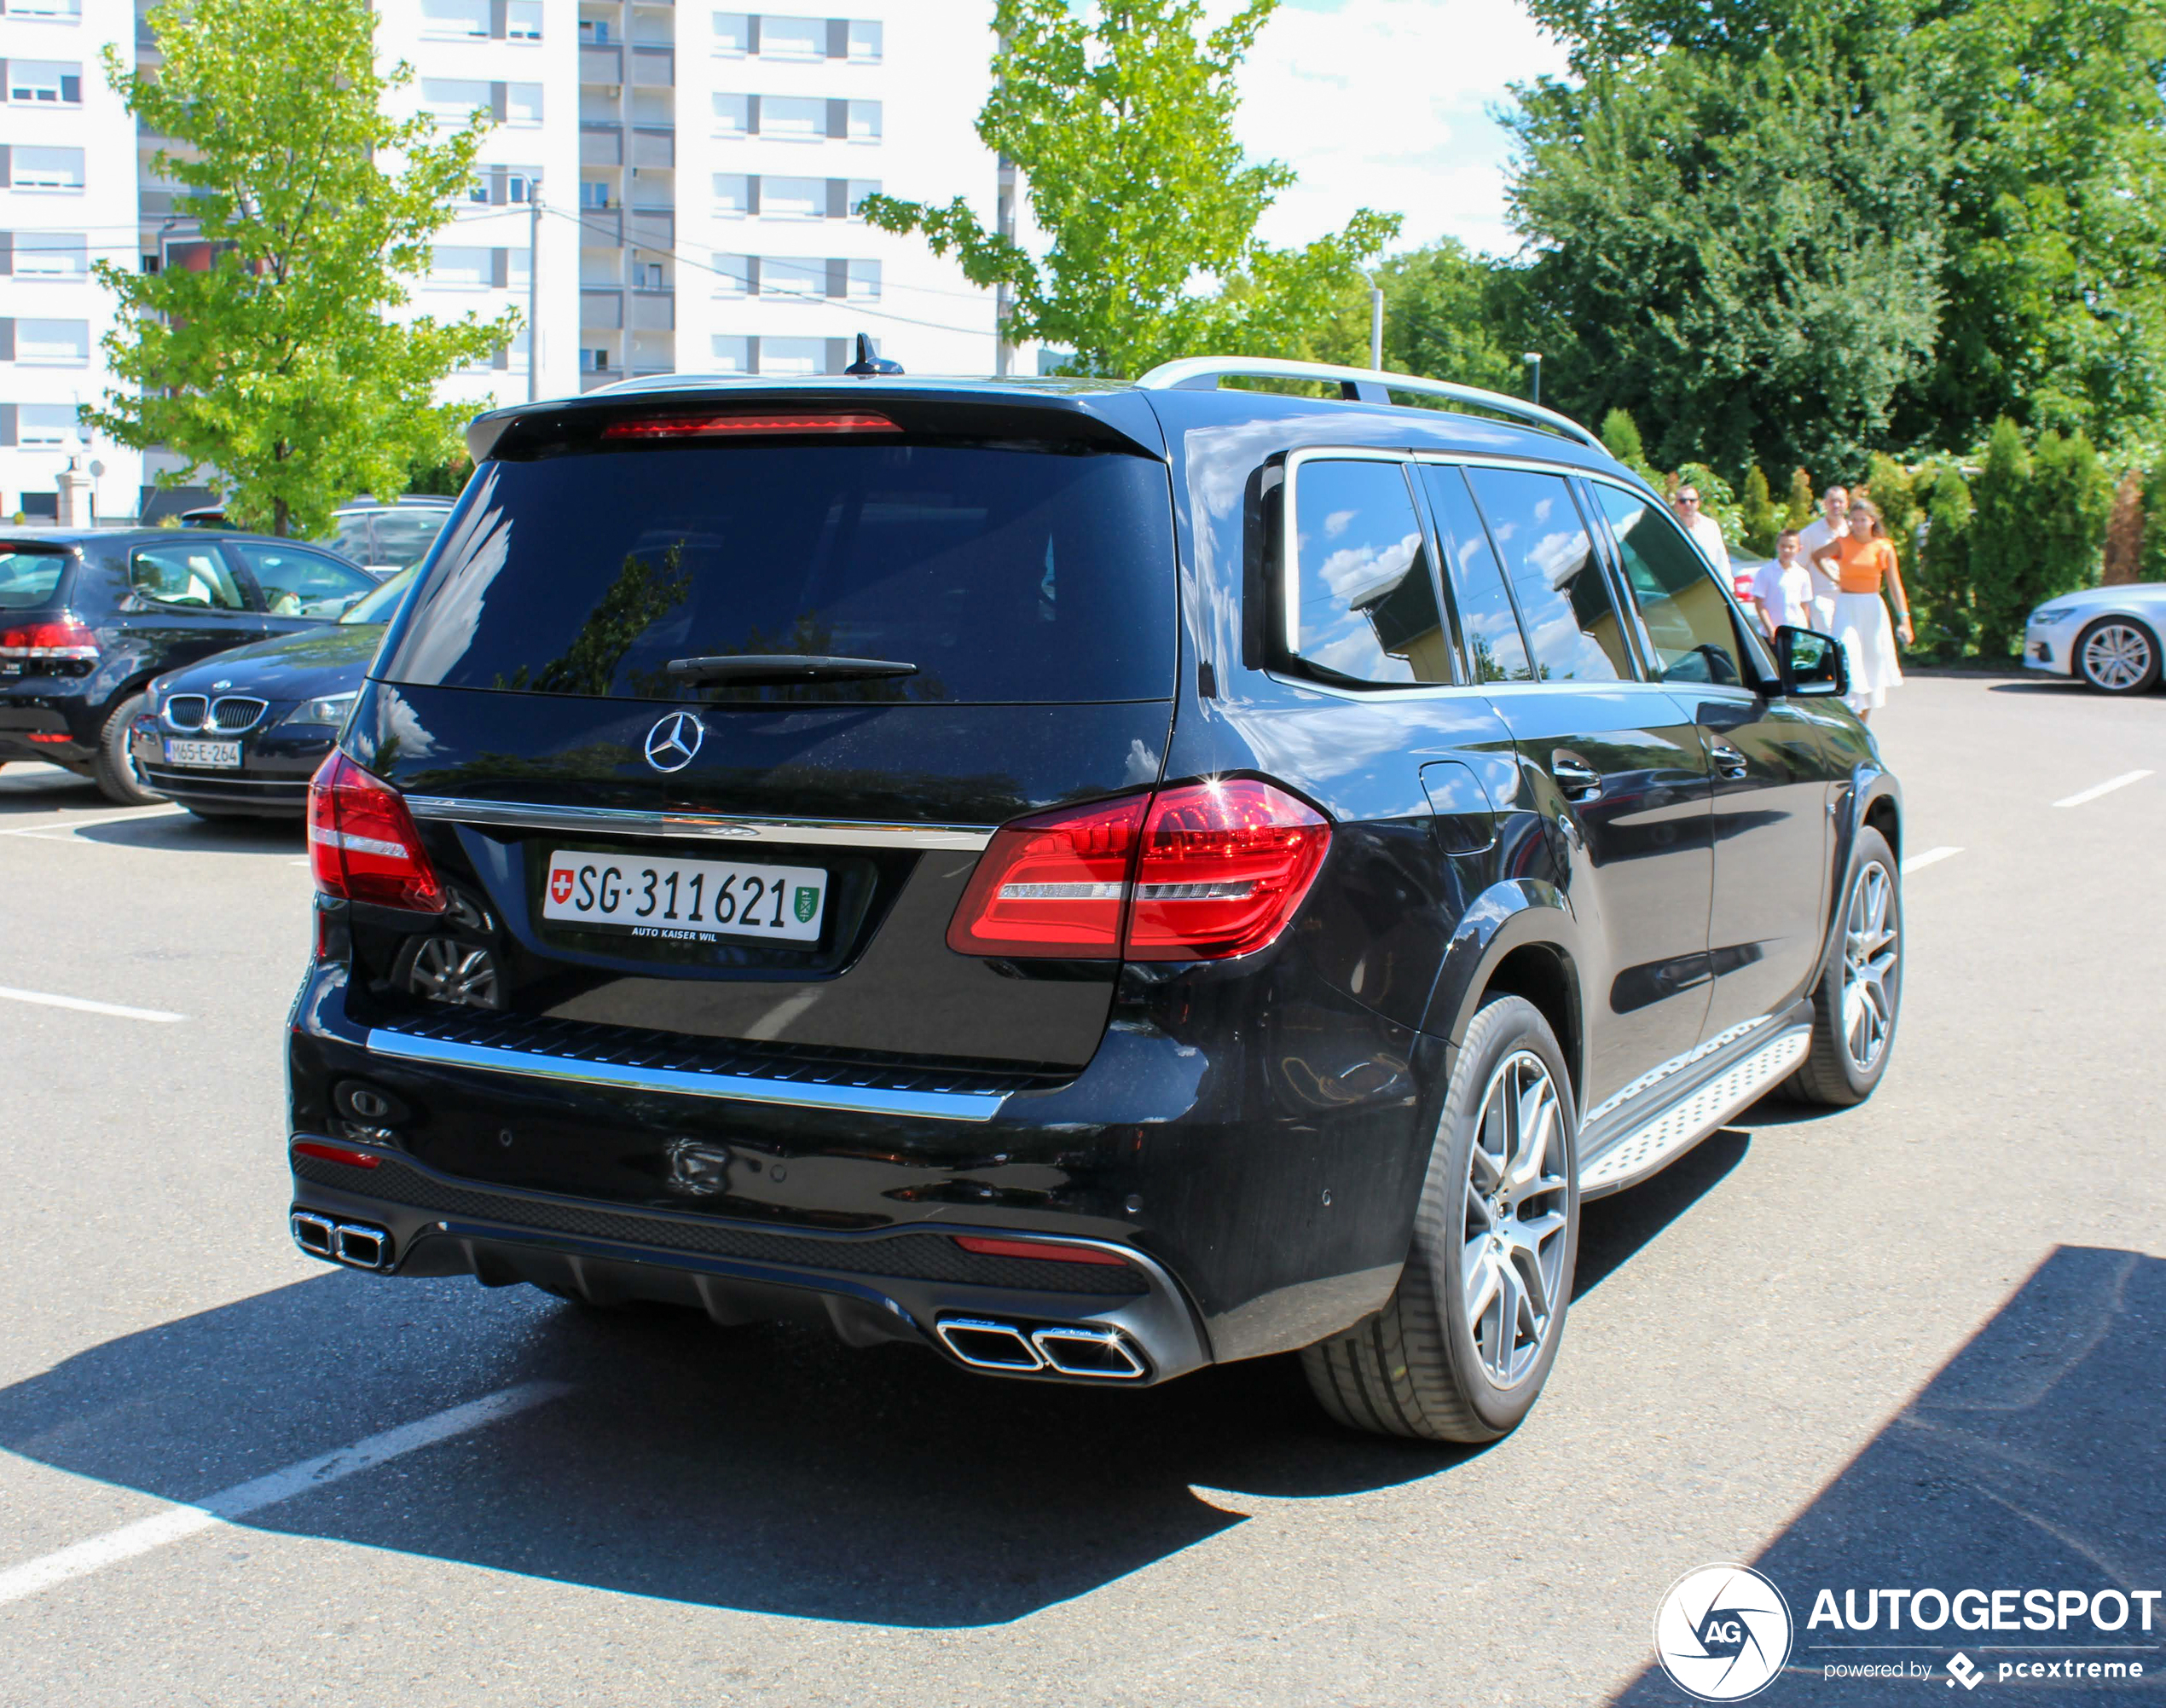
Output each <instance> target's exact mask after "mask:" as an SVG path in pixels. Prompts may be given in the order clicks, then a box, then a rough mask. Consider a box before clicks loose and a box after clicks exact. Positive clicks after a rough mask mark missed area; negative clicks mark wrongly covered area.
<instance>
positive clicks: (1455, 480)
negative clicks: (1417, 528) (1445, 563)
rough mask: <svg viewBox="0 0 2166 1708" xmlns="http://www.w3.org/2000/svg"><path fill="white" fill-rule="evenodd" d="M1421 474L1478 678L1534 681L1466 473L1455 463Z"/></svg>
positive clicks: (1524, 647)
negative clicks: (1447, 561)
mask: <svg viewBox="0 0 2166 1708" xmlns="http://www.w3.org/2000/svg"><path fill="white" fill-rule="evenodd" d="M1422 474H1423V477H1424V478H1425V479H1426V480H1427V482H1428V489H1429V502H1430V504H1431V505H1432V506H1433V507H1434V508H1435V511H1436V519H1437V532H1438V533H1439V535H1440V536H1442V537H1443V541H1444V554H1445V558H1446V559H1448V560H1449V561H1450V562H1451V584H1452V591H1453V597H1454V598H1455V599H1457V602H1458V606H1459V631H1460V633H1461V634H1462V635H1463V636H1464V637H1465V639H1466V642H1467V651H1468V653H1469V654H1470V655H1471V656H1472V657H1473V659H1474V680H1476V681H1478V682H1531V681H1532V680H1534V671H1533V669H1532V666H1530V665H1529V664H1528V663H1527V662H1526V642H1525V641H1524V640H1521V639H1520V620H1519V617H1517V616H1516V615H1515V614H1514V612H1513V610H1512V600H1511V595H1510V594H1509V593H1506V592H1505V591H1504V575H1503V570H1499V569H1498V568H1497V554H1496V553H1494V552H1492V551H1491V550H1490V549H1489V536H1488V535H1487V534H1486V533H1485V532H1484V531H1483V529H1482V525H1481V518H1480V515H1478V514H1477V513H1476V512H1475V510H1474V500H1473V499H1472V498H1470V497H1469V496H1468V494H1467V479H1466V477H1465V476H1464V475H1462V473H1460V472H1459V471H1458V470H1457V469H1456V468H1439V467H1436V466H1429V467H1428V468H1425V469H1423V470H1422Z"/></svg>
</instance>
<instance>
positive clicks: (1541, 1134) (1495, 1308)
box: [1460, 1050, 1571, 1387]
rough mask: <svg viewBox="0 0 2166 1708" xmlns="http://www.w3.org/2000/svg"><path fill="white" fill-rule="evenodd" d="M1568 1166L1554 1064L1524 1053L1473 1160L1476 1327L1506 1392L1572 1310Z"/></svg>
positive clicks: (1488, 1364)
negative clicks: (1565, 1282)
mask: <svg viewBox="0 0 2166 1708" xmlns="http://www.w3.org/2000/svg"><path fill="white" fill-rule="evenodd" d="M1565 1159H1566V1146H1565V1134H1564V1106H1563V1104H1562V1103H1561V1101H1560V1099H1559V1098H1558V1096H1557V1088H1556V1084H1555V1081H1554V1080H1551V1079H1550V1077H1549V1067H1548V1064H1547V1063H1545V1062H1543V1060H1542V1058H1541V1057H1539V1056H1538V1055H1536V1054H1535V1053H1534V1052H1533V1051H1531V1050H1516V1051H1513V1052H1512V1054H1511V1055H1509V1056H1508V1057H1505V1058H1504V1060H1503V1062H1501V1063H1500V1064H1498V1066H1497V1071H1496V1072H1495V1073H1494V1074H1491V1075H1490V1080H1489V1086H1488V1088H1487V1090H1486V1091H1484V1092H1483V1094H1482V1105H1481V1118H1480V1123H1479V1125H1478V1126H1476V1128H1475V1132H1474V1143H1473V1144H1472V1146H1470V1147H1469V1149H1468V1158H1467V1210H1466V1230H1465V1241H1466V1243H1465V1248H1464V1257H1463V1260H1462V1264H1461V1266H1460V1282H1461V1285H1462V1289H1463V1294H1462V1306H1463V1307H1464V1309H1465V1311H1466V1318H1467V1327H1468V1330H1469V1332H1470V1333H1471V1334H1472V1335H1473V1336H1474V1351H1475V1353H1476V1355H1477V1357H1478V1358H1480V1363H1481V1370H1482V1374H1483V1375H1485V1376H1486V1377H1487V1378H1488V1380H1489V1381H1490V1382H1491V1385H1492V1386H1494V1387H1513V1386H1514V1385H1515V1384H1517V1383H1518V1382H1520V1381H1522V1380H1524V1379H1525V1377H1526V1375H1527V1373H1528V1372H1529V1371H1530V1370H1532V1369H1533V1368H1534V1365H1535V1364H1536V1362H1537V1360H1538V1359H1539V1358H1540V1357H1541V1354H1542V1349H1543V1346H1544V1345H1545V1344H1546V1343H1547V1342H1548V1340H1549V1335H1550V1332H1551V1330H1552V1329H1553V1328H1554V1326H1555V1323H1556V1322H1557V1320H1558V1317H1559V1315H1560V1313H1561V1311H1562V1308H1563V1306H1564V1302H1565V1301H1564V1300H1561V1298H1559V1297H1558V1293H1559V1289H1560V1288H1561V1282H1562V1276H1563V1270H1564V1259H1565V1244H1566V1242H1565V1228H1566V1222H1567V1214H1566V1210H1567V1202H1568V1201H1569V1197H1570V1184H1571V1183H1570V1182H1569V1181H1568V1180H1567V1178H1566V1177H1565V1174H1564V1172H1563V1167H1564V1163H1565Z"/></svg>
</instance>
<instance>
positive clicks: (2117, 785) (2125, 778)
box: [2053, 771, 2151, 807]
mask: <svg viewBox="0 0 2166 1708" xmlns="http://www.w3.org/2000/svg"><path fill="white" fill-rule="evenodd" d="M2150 775H2151V773H2149V772H2148V771H2124V772H2123V773H2121V774H2120V775H2119V776H2118V777H2109V778H2107V779H2106V780H2105V782H2103V783H2099V784H2095V785H2093V786H2092V787H2090V788H2088V789H2085V790H2081V791H2080V792H2078V793H2076V794H2074V795H2070V796H2065V797H2064V798H2063V799H2061V800H2059V801H2056V802H2053V804H2054V805H2055V806H2056V807H2081V806H2082V805H2083V804H2084V803H2085V802H2090V801H2095V800H2097V799H2098V798H2099V796H2101V795H2111V793H2112V792H2113V791H2114V790H2117V789H2126V788H2127V787H2128V785H2130V784H2131V783H2140V782H2142V781H2143V780H2144V779H2145V778H2146V777H2148V776H2150Z"/></svg>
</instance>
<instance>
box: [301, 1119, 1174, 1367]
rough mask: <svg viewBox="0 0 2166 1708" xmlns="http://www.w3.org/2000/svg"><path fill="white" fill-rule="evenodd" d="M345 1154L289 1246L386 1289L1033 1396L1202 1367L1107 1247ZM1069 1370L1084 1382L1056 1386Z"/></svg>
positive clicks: (306, 1207)
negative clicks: (791, 1352)
mask: <svg viewBox="0 0 2166 1708" xmlns="http://www.w3.org/2000/svg"><path fill="white" fill-rule="evenodd" d="M339 1149H344V1150H347V1151H350V1152H351V1153H353V1154H356V1155H368V1156H374V1157H375V1158H376V1159H377V1162H376V1166H375V1167H360V1166H356V1165H354V1164H349V1163H340V1162H333V1161H329V1160H327V1159H323V1158H319V1157H313V1156H305V1155H295V1156H293V1157H292V1166H293V1214H294V1219H295V1222H296V1229H295V1238H296V1240H297V1242H298V1243H300V1244H301V1247H302V1249H303V1250H304V1251H307V1252H309V1253H310V1255H312V1256H317V1257H330V1256H331V1253H329V1252H327V1251H325V1250H323V1249H320V1248H319V1247H318V1244H317V1229H316V1225H315V1224H314V1223H313V1222H312V1220H311V1219H320V1220H321V1223H323V1224H327V1225H330V1226H331V1227H333V1229H335V1230H340V1231H341V1232H342V1233H344V1234H345V1235H347V1236H350V1235H352V1234H354V1233H356V1232H357V1231H361V1230H366V1231H367V1233H368V1234H372V1235H379V1236H381V1237H380V1239H379V1240H377V1241H376V1242H374V1243H370V1242H366V1241H363V1242H353V1241H350V1239H348V1238H340V1239H338V1240H337V1241H336V1242H335V1248H336V1249H338V1250H339V1251H348V1248H349V1247H350V1248H351V1252H350V1253H349V1254H348V1255H347V1256H346V1258H345V1260H346V1261H347V1262H349V1263H350V1264H351V1265H353V1266H356V1267H361V1268H367V1269H371V1270H374V1271H377V1272H379V1273H384V1274H391V1275H403V1276H454V1275H472V1276H473V1277H476V1278H477V1279H478V1280H480V1281H481V1282H484V1284H485V1285H490V1286H502V1285H507V1284H510V1283H513V1282H534V1283H536V1284H537V1285H540V1286H543V1287H547V1288H551V1289H553V1290H554V1291H557V1292H559V1293H565V1294H572V1295H576V1296H579V1297H583V1298H586V1299H588V1300H593V1301H594V1302H595V1303H598V1304H614V1303H618V1302H622V1301H623V1300H634V1299H646V1300H661V1301H663V1302H667V1303H670V1304H676V1305H683V1306H692V1307H693V1308H696V1309H699V1310H703V1311H706V1312H707V1313H708V1315H709V1316H710V1317H714V1318H715V1320H716V1321H718V1322H721V1323H742V1322H750V1321H754V1320H766V1319H772V1318H778V1317H779V1318H783V1319H785V1320H786V1319H795V1320H798V1321H805V1322H812V1323H821V1324H824V1325H825V1326H827V1327H829V1328H831V1329H833V1330H834V1331H835V1332H836V1333H837V1335H839V1336H841V1338H842V1339H843V1340H846V1341H848V1342H849V1343H850V1344H852V1345H857V1346H867V1345H874V1344H877V1343H878V1342H881V1341H885V1340H905V1341H915V1342H918V1343H921V1344H924V1345H926V1346H931V1347H934V1348H935V1349H936V1350H937V1351H939V1352H941V1353H942V1355H943V1356H945V1357H947V1358H951V1359H952V1360H953V1361H954V1362H956V1363H958V1364H964V1365H965V1366H967V1367H969V1368H972V1369H980V1370H985V1371H987V1372H989V1373H992V1374H1005V1375H1021V1376H1030V1377H1033V1378H1034V1379H1037V1380H1052V1381H1083V1382H1088V1383H1092V1384H1096V1385H1099V1386H1103V1385H1106V1384H1107V1383H1109V1382H1110V1383H1126V1384H1128V1385H1130V1386H1145V1385H1148V1384H1150V1383H1152V1382H1156V1381H1165V1380H1167V1379H1168V1378H1170V1377H1173V1376H1177V1375H1182V1374H1184V1373H1185V1372H1187V1371H1189V1370H1191V1369H1196V1367H1197V1366H1199V1365H1201V1364H1206V1363H1208V1361H1209V1358H1208V1352H1207V1350H1206V1347H1205V1344H1204V1339H1203V1335H1202V1328H1201V1325H1200V1324H1199V1323H1198V1322H1197V1320H1196V1312H1195V1311H1194V1309H1193V1308H1192V1307H1191V1306H1190V1303H1189V1301H1188V1300H1187V1299H1186V1297H1185V1296H1184V1294H1182V1292H1181V1289H1180V1288H1179V1287H1178V1286H1177V1285H1176V1284H1175V1282H1173V1278H1172V1277H1170V1276H1169V1275H1168V1274H1167V1272H1166V1271H1165V1269H1164V1268H1163V1267H1162V1266H1161V1265H1159V1264H1158V1263H1157V1262H1156V1261H1155V1260H1154V1259H1151V1258H1150V1256H1148V1255H1147V1254H1145V1253H1142V1252H1140V1251H1138V1250H1135V1249H1134V1248H1129V1247H1126V1246H1121V1245H1117V1244H1115V1243H1113V1242H1092V1245H1093V1246H1094V1248H1096V1249H1097V1250H1098V1251H1100V1252H1101V1253H1103V1254H1104V1255H1106V1256H1108V1257H1112V1258H1117V1259H1119V1261H1118V1263H1117V1264H1113V1263H1108V1264H1103V1265H1100V1264H1082V1263H1071V1262H1058V1261H1050V1260H1039V1259H1023V1258H1019V1257H1011V1256H992V1255H985V1254H981V1253H974V1252H970V1251H966V1250H965V1249H964V1248H962V1247H960V1246H959V1245H958V1244H957V1243H956V1240H955V1236H958V1235H961V1236H970V1235H973V1234H976V1235H982V1236H993V1237H998V1238H1000V1239H1003V1240H1005V1241H1009V1242H1013V1241H1015V1240H1016V1234H1015V1232H1014V1230H1012V1229H1006V1228H998V1227H993V1228H988V1227H974V1226H971V1225H968V1224H965V1223H960V1222H958V1223H955V1224H953V1225H951V1224H948V1223H946V1222H943V1223H941V1225H940V1226H939V1227H938V1228H936V1229H935V1228H928V1227H922V1226H920V1227H912V1228H904V1229H900V1230H877V1231H872V1232H845V1233H837V1232H831V1231H819V1230H808V1229H805V1228H801V1227H800V1228H791V1229H790V1230H787V1231H782V1230H776V1229H773V1228H771V1227H761V1226H757V1225H748V1224H745V1223H743V1222H738V1221H724V1220H721V1219H715V1218H709V1217H704V1216H689V1215H670V1214H666V1213H655V1212H650V1211H640V1210H634V1209H630V1208H628V1207H624V1206H622V1205H614V1204H606V1203H598V1202H594V1201H581V1200H578V1199H573V1198H565V1197H560V1196H553V1195H547V1194H540V1193H520V1192H509V1191H506V1190H501V1189H500V1188H493V1187H492V1188H484V1187H478V1186H477V1185H475V1184H473V1183H472V1182H467V1181H460V1180H456V1179H453V1178H449V1177H448V1176H445V1175H442V1174H438V1173H437V1172H434V1171H432V1170H429V1169H426V1168H423V1167H420V1166H419V1165H417V1164H416V1163H414V1161H412V1159H410V1158H407V1157H403V1156H401V1155H398V1154H397V1153H396V1152H392V1151H388V1150H380V1149H374V1148H367V1149H364V1148H362V1147H356V1146H353V1145H351V1144H350V1143H347V1142H346V1141H344V1140H341V1141H339ZM353 1253H358V1255H355V1254H353ZM332 1260H334V1261H335V1260H339V1259H336V1258H333V1259H332ZM955 1325H968V1326H969V1329H971V1330H975V1331H976V1332H978V1333H980V1334H982V1332H983V1331H984V1330H985V1329H988V1328H993V1327H996V1326H997V1327H999V1328H1000V1329H1012V1330H1014V1331H1015V1333H1014V1342H1013V1344H1014V1345H1015V1346H1016V1347H1017V1348H1019V1349H1021V1350H1018V1351H1016V1352H1007V1353H1005V1354H1004V1353H1002V1352H1000V1351H999V1347H998V1346H994V1347H993V1352H992V1355H991V1357H990V1358H988V1357H987V1355H986V1354H985V1353H984V1352H982V1351H981V1350H979V1349H978V1347H977V1346H976V1342H975V1341H974V1340H973V1338H972V1335H971V1333H970V1332H965V1333H964V1334H962V1335H956V1334H954V1333H953V1329H954V1326H955ZM943 1328H946V1329H949V1330H950V1332H949V1334H947V1335H943V1334H942V1333H941V1330H942V1329H943ZM1047 1331H1051V1335H1050V1337H1048V1334H1047ZM1068 1345H1078V1346H1084V1347H1086V1348H1088V1347H1092V1346H1100V1347H1106V1348H1109V1349H1125V1353H1121V1352H1116V1354H1115V1356H1111V1357H1108V1358H1103V1360H1100V1361H1099V1362H1103V1365H1104V1368H1103V1369H1102V1370H1099V1369H1088V1368H1087V1367H1088V1366H1089V1365H1090V1364H1092V1362H1093V1360H1092V1359H1091V1358H1087V1357H1086V1358H1081V1359H1075V1358H1070V1357H1069V1356H1068V1355H1066V1353H1065V1352H1064V1351H1063V1347H1064V1346H1068ZM1039 1346H1043V1347H1045V1349H1046V1350H1047V1351H1048V1352H1051V1359H1050V1360H1049V1359H1048V1358H1047V1357H1046V1356H1045V1352H1039V1351H1038V1350H1036V1349H1037V1348H1038V1347H1039ZM1025 1360H1035V1362H1034V1364H1026V1363H1025ZM1062 1365H1070V1366H1082V1367H1081V1368H1071V1369H1069V1370H1067V1371H1066V1372H1065V1373H1064V1372H1063V1369H1061V1368H1059V1366H1062Z"/></svg>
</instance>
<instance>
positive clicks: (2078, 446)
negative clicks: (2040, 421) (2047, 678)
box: [1969, 415, 2113, 658]
mask: <svg viewBox="0 0 2166 1708" xmlns="http://www.w3.org/2000/svg"><path fill="white" fill-rule="evenodd" d="M1972 497H1973V499H1974V501H1975V509H1974V512H1973V514H1972V521H1971V527H1970V531H1969V547H1970V579H1971V588H1972V609H1973V611H1975V613H1976V616H1977V620H1978V650H1979V651H1981V652H1983V653H1984V654H1986V655H1988V656H1989V657H1996V658H1998V657H2006V656H2007V654H2008V653H2010V652H2011V651H2013V649H2014V646H2015V644H2016V642H2017V640H2018V638H2019V637H2020V635H2021V633H2022V628H2023V620H2024V617H2025V616H2027V615H2028V614H2029V613H2030V610H2031V609H2032V607H2033V606H2035V605H2040V604H2041V603H2043V602H2044V601H2045V600H2047V599H2051V598H2052V597H2053V595H2054V594H2055V593H2067V592H2070V591H2071V590H2072V589H2074V588H2080V587H2085V586H2088V585H2089V584H2090V583H2092V582H2095V581H2096V580H2097V579H2098V573H2099V551H2100V548H2101V547H2103V546H2104V544H2105V528H2106V522H2107V519H2108V518H2109V517H2110V515H2111V512H2112V508H2113V478H2112V476H2111V474H2109V473H2108V472H2107V471H2106V467H2105V461H2104V460H2103V459H2101V458H2100V457H2099V454H2098V451H2097V449H2096V448H2094V446H2093V445H2092V443H2091V442H2090V440H2089V438H2088V437H2086V436H2085V435H2084V434H2083V432H2082V431H2081V430H2078V431H2076V432H2074V433H2070V434H2063V433H2061V432H2059V431H2057V430H2056V429H2054V428H2052V427H2048V428H2047V429H2046V431H2044V432H2042V433H2041V434H2040V435H2039V436H2038V440H2037V443H2036V444H2035V445H2034V446H2031V447H2030V448H2028V449H2026V448H2025V447H2024V443H2023V435H2022V433H2021V432H2020V431H2018V428H2017V427H2016V426H2015V424H2014V423H2013V421H2011V420H2009V419H2008V418H2007V416H2005V415H2003V416H2002V417H2001V419H2000V420H1998V421H1996V422H1995V424H1994V427H1993V436H1992V437H1991V438H1990V439H1989V440H1988V441H1987V443H1986V452H1985V466H1984V469H1983V470H1981V471H1980V472H1979V475H1978V479H1977V481H1976V482H1975V483H1973V485H1972Z"/></svg>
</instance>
